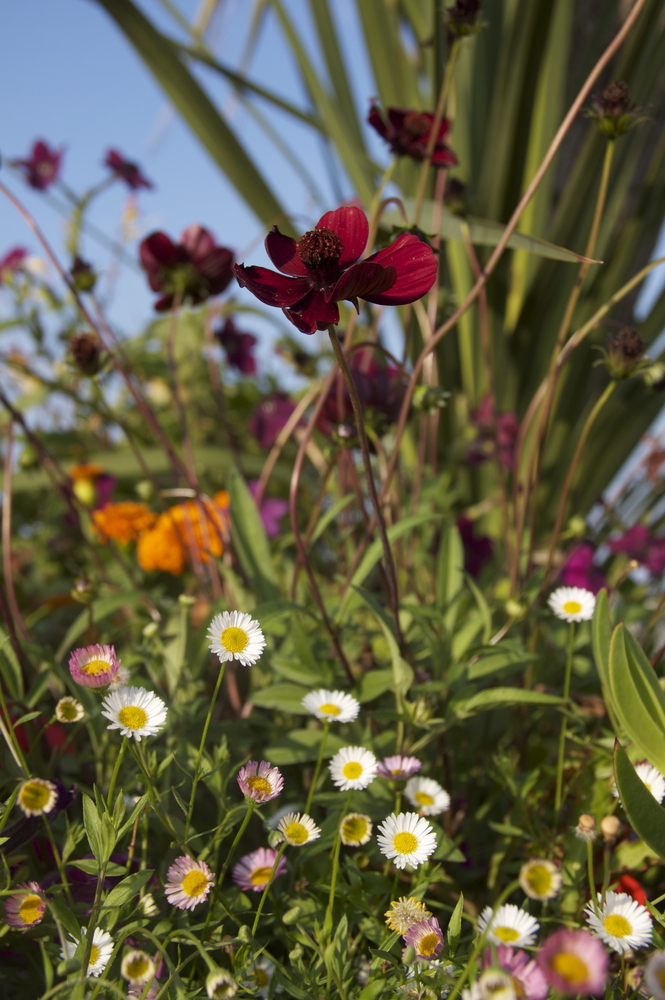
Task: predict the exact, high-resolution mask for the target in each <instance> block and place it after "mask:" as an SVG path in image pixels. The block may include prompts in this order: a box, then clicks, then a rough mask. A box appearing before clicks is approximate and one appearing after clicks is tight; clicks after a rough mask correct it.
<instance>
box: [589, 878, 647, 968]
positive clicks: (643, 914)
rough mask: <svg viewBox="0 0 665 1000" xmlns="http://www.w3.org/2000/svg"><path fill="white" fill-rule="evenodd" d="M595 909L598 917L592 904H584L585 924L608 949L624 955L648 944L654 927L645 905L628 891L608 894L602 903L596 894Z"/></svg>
mask: <svg viewBox="0 0 665 1000" xmlns="http://www.w3.org/2000/svg"><path fill="white" fill-rule="evenodd" d="M598 906H599V909H600V914H599V916H596V912H595V910H594V907H593V903H592V902H589V903H587V905H586V907H585V913H586V919H587V923H588V925H589V927H590V928H591V930H592V931H593V933H594V934H595V935H596V936H597V937H599V938H600V940H601V941H603V942H604V943H605V944H606V945H607V946H608V947H609V948H612V949H613V950H614V951H618V952H619V953H625V952H627V951H632V950H633V949H635V948H643V947H644V946H645V945H647V944H649V942H650V941H651V932H652V928H653V924H652V920H651V916H650V914H649V911H648V910H647V908H646V906H642V904H641V903H638V902H637V901H636V900H635V899H633V897H632V896H629V895H628V893H627V892H608V893H607V894H606V896H605V902H604V903H603V902H602V897H601V895H600V893H598Z"/></svg>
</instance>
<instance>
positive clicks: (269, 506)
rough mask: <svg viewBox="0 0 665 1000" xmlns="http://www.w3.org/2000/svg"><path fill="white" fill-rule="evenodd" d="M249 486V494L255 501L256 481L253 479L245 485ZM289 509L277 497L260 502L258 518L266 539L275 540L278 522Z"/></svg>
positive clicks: (279, 527) (257, 485)
mask: <svg viewBox="0 0 665 1000" xmlns="http://www.w3.org/2000/svg"><path fill="white" fill-rule="evenodd" d="M247 485H248V486H249V492H250V493H251V494H252V496H253V497H254V499H255V500H256V493H257V490H258V487H259V482H258V479H254V480H253V481H252V482H250V483H248V484H247ZM288 509H289V505H288V503H287V501H286V500H279V499H278V498H277V497H268V498H267V499H265V500H262V501H261V506H260V507H259V517H260V518H261V521H262V523H263V527H264V528H265V531H266V535H267V536H268V538H277V536H278V535H279V533H280V531H281V525H280V523H279V522H280V521H281V519H282V518H283V517H284V515H285V514H286V512H287V510H288Z"/></svg>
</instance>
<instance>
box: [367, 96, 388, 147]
mask: <svg viewBox="0 0 665 1000" xmlns="http://www.w3.org/2000/svg"><path fill="white" fill-rule="evenodd" d="M367 123H368V124H369V125H371V126H372V128H373V129H376V131H377V132H378V133H379V135H380V136H381V138H382V139H385V138H386V136H387V135H388V126H387V125H386V123H385V122H384V120H383V116H382V114H381V111H380V109H379V107H378V105H377V104H372V106H371V108H370V109H369V114H368V115H367Z"/></svg>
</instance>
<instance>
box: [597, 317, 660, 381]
mask: <svg viewBox="0 0 665 1000" xmlns="http://www.w3.org/2000/svg"><path fill="white" fill-rule="evenodd" d="M645 351H646V345H645V343H644V341H643V340H642V338H641V337H640V335H639V333H638V332H637V330H636V329H635V327H634V326H624V327H622V328H621V330H619V332H618V333H615V334H614V336H612V337H610V339H609V341H608V345H607V350H606V351H605V352H604V358H603V361H604V364H605V368H606V369H607V373H608V375H609V376H610V378H612V379H615V380H616V381H620V380H621V379H624V378H630V377H631V375H637V374H638V373H639V372H641V371H642V370H643V369H644V368H645V362H646V365H648V364H649V361H648V359H647V358H646V355H645Z"/></svg>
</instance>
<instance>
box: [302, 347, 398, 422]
mask: <svg viewBox="0 0 665 1000" xmlns="http://www.w3.org/2000/svg"><path fill="white" fill-rule="evenodd" d="M349 369H350V371H351V377H352V378H353V381H354V383H355V386H356V390H357V392H358V396H359V398H360V405H361V406H362V408H363V411H371V414H369V413H368V416H370V418H371V416H372V415H373V416H374V420H375V423H378V427H376V429H377V430H379V431H382V430H384V429H385V426H386V425H389V424H393V423H395V421H396V420H397V418H398V416H399V411H400V408H401V406H402V400H403V399H404V392H405V388H406V383H405V379H404V377H403V375H402V373H401V372H400V370H399V369H398V368H395V367H394V365H388V364H386V363H385V362H382V361H379V360H377V357H376V354H375V353H374V351H372V350H369V349H367V348H363V349H362V350H359V351H355V352H354V353H353V354H352V355H351V358H350V359H349ZM340 425H342V426H343V427H344V428H345V427H347V426H348V427H349V430H351V429H352V428H353V431H352V436H355V427H354V419H353V408H352V406H351V399H350V397H349V393H348V390H347V388H346V386H345V384H344V379H343V378H342V374H341V372H340V373H339V375H338V376H337V379H336V380H335V382H333V384H332V386H331V388H330V392H329V393H328V395H327V397H326V401H325V403H324V404H323V408H322V410H321V413H320V414H319V419H318V421H317V427H318V428H319V430H320V431H321V432H322V433H323V434H332V433H333V431H335V430H339V428H340ZM342 436H345V434H344V433H342Z"/></svg>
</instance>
